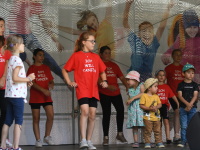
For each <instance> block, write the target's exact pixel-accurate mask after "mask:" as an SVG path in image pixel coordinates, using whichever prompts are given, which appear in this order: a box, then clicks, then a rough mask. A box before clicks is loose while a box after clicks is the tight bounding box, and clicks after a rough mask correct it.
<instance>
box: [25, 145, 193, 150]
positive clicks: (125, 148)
mask: <svg viewBox="0 0 200 150" xmlns="http://www.w3.org/2000/svg"><path fill="white" fill-rule="evenodd" d="M95 146H96V147H97V150H130V149H133V148H132V147H131V144H124V145H109V146H102V145H95ZM21 148H22V149H23V150H78V149H79V146H78V145H58V146H57V145H56V146H43V147H42V148H35V146H21ZM151 149H155V150H157V149H159V150H160V149H162V150H169V149H170V150H189V147H188V146H186V147H185V148H179V147H177V145H174V144H170V145H166V147H165V148H151ZM82 150H87V149H82ZM134 150H146V149H144V144H141V146H140V148H134Z"/></svg>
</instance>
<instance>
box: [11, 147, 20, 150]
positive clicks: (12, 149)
mask: <svg viewBox="0 0 200 150" xmlns="http://www.w3.org/2000/svg"><path fill="white" fill-rule="evenodd" d="M10 150H23V149H22V148H21V147H18V148H17V149H14V148H11V149H10Z"/></svg>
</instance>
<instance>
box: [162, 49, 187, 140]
mask: <svg viewBox="0 0 200 150" xmlns="http://www.w3.org/2000/svg"><path fill="white" fill-rule="evenodd" d="M172 59H173V63H172V64H170V65H168V66H167V67H166V68H165V72H166V78H167V84H168V85H169V87H170V88H171V89H172V91H173V93H174V94H175V95H176V97H177V96H178V94H177V88H178V84H179V83H180V82H182V81H183V79H184V78H183V75H182V68H183V65H181V60H182V51H181V50H180V49H174V50H173V51H172ZM169 102H170V104H171V106H172V108H173V110H174V139H173V142H174V143H178V142H180V140H181V139H180V134H179V131H180V121H179V109H178V107H177V105H176V103H175V102H174V101H173V100H172V99H171V98H170V99H169Z"/></svg>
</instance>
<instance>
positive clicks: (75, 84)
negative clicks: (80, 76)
mask: <svg viewBox="0 0 200 150" xmlns="http://www.w3.org/2000/svg"><path fill="white" fill-rule="evenodd" d="M68 85H69V86H71V87H77V86H78V85H77V83H76V82H69V83H68Z"/></svg>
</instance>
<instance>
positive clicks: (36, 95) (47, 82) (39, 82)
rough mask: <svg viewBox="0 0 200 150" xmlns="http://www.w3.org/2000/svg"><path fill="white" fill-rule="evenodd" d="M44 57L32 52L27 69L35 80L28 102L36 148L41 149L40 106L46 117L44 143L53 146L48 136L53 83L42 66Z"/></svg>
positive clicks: (50, 126)
mask: <svg viewBox="0 0 200 150" xmlns="http://www.w3.org/2000/svg"><path fill="white" fill-rule="evenodd" d="M44 55H45V54H44V51H43V50H42V49H39V48H38V49H35V50H34V52H33V61H34V64H33V65H32V66H30V67H29V69H28V72H27V74H29V73H31V72H33V73H35V76H36V77H35V80H34V81H33V86H32V87H31V89H30V101H29V104H30V106H31V110H32V116H33V131H34V134H35V138H36V142H35V146H36V147H42V141H41V138H40V128H39V122H40V106H43V108H44V110H45V112H46V116H47V121H46V129H45V136H44V142H45V143H47V144H49V145H54V143H53V141H52V138H51V136H50V133H51V129H52V126H53V118H54V111H53V102H52V99H51V91H50V90H52V89H53V87H54V82H53V76H52V74H51V71H50V68H49V67H48V66H46V65H44V64H42V62H43V61H44Z"/></svg>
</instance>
